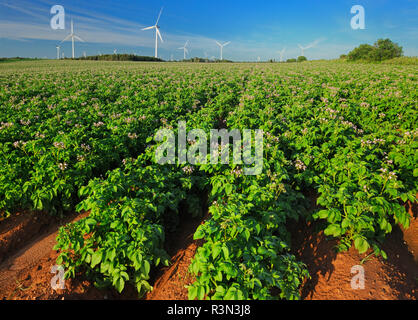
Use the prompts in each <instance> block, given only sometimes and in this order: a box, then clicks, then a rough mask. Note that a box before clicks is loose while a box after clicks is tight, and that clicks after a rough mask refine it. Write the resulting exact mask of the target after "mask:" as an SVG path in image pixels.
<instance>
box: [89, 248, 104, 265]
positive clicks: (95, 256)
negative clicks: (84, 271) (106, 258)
mask: <svg viewBox="0 0 418 320" xmlns="http://www.w3.org/2000/svg"><path fill="white" fill-rule="evenodd" d="M102 256H103V253H102V252H101V251H96V252H95V253H93V255H92V257H91V267H92V268H94V267H95V266H97V265H98V264H99V263H100V262H101V261H102Z"/></svg>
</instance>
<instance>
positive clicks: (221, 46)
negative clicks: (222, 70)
mask: <svg viewBox="0 0 418 320" xmlns="http://www.w3.org/2000/svg"><path fill="white" fill-rule="evenodd" d="M215 42H216V44H217V45H218V46H219V47H220V48H221V60H223V50H224V47H226V46H227V45H228V44H230V43H231V42H230V41H228V42H225V43H224V44H220V43H219V42H218V41H215Z"/></svg>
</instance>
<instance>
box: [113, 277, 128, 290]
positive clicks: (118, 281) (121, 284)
mask: <svg viewBox="0 0 418 320" xmlns="http://www.w3.org/2000/svg"><path fill="white" fill-rule="evenodd" d="M113 285H114V286H115V288H116V290H118V292H119V293H121V292H122V290H123V288H124V287H125V280H124V279H123V278H122V277H118V278H117V279H116V281H114V283H113Z"/></svg>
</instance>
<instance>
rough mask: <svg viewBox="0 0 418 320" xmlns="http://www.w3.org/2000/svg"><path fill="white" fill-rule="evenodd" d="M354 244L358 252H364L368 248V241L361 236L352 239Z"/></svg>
mask: <svg viewBox="0 0 418 320" xmlns="http://www.w3.org/2000/svg"><path fill="white" fill-rule="evenodd" d="M354 246H355V248H356V249H357V250H358V252H359V253H360V254H363V253H365V252H366V251H367V250H369V248H370V245H369V243H368V242H367V240H366V239H364V238H363V237H362V236H357V237H356V238H355V239H354Z"/></svg>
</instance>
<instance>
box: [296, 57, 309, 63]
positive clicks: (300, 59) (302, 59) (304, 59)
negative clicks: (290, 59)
mask: <svg viewBox="0 0 418 320" xmlns="http://www.w3.org/2000/svg"><path fill="white" fill-rule="evenodd" d="M297 61H298V62H303V61H308V58H306V57H305V56H299V57H298V60H297Z"/></svg>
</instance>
